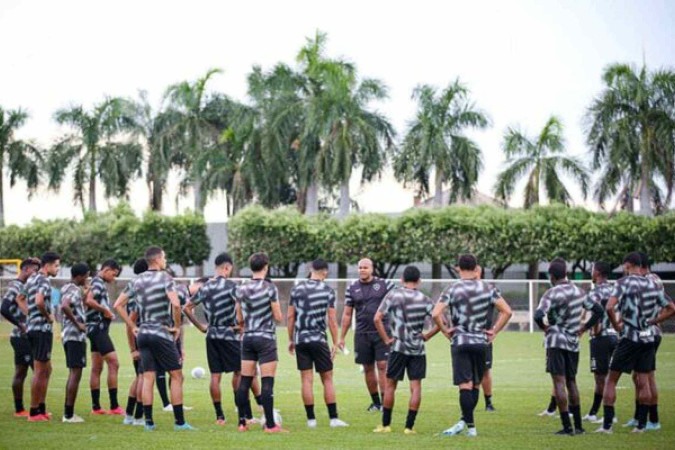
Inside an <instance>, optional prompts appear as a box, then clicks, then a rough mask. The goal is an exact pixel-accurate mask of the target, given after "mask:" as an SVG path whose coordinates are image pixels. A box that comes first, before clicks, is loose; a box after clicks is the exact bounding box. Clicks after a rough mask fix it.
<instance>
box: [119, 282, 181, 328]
mask: <svg viewBox="0 0 675 450" xmlns="http://www.w3.org/2000/svg"><path fill="white" fill-rule="evenodd" d="M170 292H176V284H175V283H174V281H173V278H171V276H170V275H169V274H167V273H166V272H160V271H157V270H148V271H147V272H143V273H142V274H140V275H139V276H138V277H137V278H136V279H135V280H133V282H132V283H131V285H130V286H129V293H128V294H129V297H130V298H133V299H134V301H135V302H136V306H137V308H138V312H139V322H140V324H141V325H140V327H139V330H138V332H139V334H149V335H155V336H159V337H161V338H163V339H167V340H171V341H172V340H173V336H172V334H171V333H170V332H169V330H168V328H170V327H171V326H172V322H173V318H172V314H171V301H170V300H169V297H168V293H170Z"/></svg>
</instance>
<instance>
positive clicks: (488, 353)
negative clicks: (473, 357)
mask: <svg viewBox="0 0 675 450" xmlns="http://www.w3.org/2000/svg"><path fill="white" fill-rule="evenodd" d="M490 369H492V342H490V343H489V344H488V345H487V348H486V349H485V370H490Z"/></svg>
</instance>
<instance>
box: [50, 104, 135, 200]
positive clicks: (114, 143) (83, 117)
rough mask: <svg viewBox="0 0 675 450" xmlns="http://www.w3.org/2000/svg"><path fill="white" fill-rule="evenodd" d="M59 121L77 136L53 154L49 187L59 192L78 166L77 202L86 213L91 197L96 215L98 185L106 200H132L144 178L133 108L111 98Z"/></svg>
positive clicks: (64, 112) (60, 114)
mask: <svg viewBox="0 0 675 450" xmlns="http://www.w3.org/2000/svg"><path fill="white" fill-rule="evenodd" d="M54 119H55V120H56V122H58V123H59V124H61V125H67V126H69V127H70V128H71V129H72V130H73V131H72V133H70V134H68V135H66V136H65V137H64V138H63V139H62V140H60V141H59V142H58V143H57V144H56V145H54V146H53V147H52V148H51V150H50V152H49V157H48V161H47V170H48V175H49V187H50V188H52V189H59V188H60V186H61V184H62V182H63V179H64V178H65V176H66V173H67V171H68V169H69V168H70V167H71V166H74V167H73V174H72V177H73V186H74V189H75V201H76V202H79V203H80V205H81V206H82V209H83V210H84V209H85V206H84V197H85V191H86V192H87V193H88V196H89V203H88V207H87V210H88V211H90V212H96V209H97V207H96V189H97V186H96V183H97V180H100V181H101V182H102V183H103V189H104V195H105V197H106V198H110V197H127V196H128V191H129V185H130V183H131V182H132V181H133V180H134V179H135V178H137V177H139V176H140V175H141V169H142V161H143V151H142V148H141V146H140V145H139V144H138V143H136V142H134V139H133V136H131V134H133V133H136V132H137V130H138V127H137V123H136V115H135V109H134V105H133V103H132V102H131V101H129V100H126V99H122V98H118V97H112V98H106V99H105V100H104V101H103V102H101V103H99V104H97V105H95V106H94V107H93V108H92V109H91V110H90V111H87V110H85V109H84V107H82V106H81V105H79V106H73V107H70V108H66V109H60V110H58V111H56V113H55V114H54Z"/></svg>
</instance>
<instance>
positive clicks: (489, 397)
mask: <svg viewBox="0 0 675 450" xmlns="http://www.w3.org/2000/svg"><path fill="white" fill-rule="evenodd" d="M488 406H492V395H486V396H485V407H486V408H487V407H488Z"/></svg>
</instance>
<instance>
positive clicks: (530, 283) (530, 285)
mask: <svg viewBox="0 0 675 450" xmlns="http://www.w3.org/2000/svg"><path fill="white" fill-rule="evenodd" d="M527 287H528V290H529V297H530V333H534V282H533V281H531V280H530V281H528V282H527Z"/></svg>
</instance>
